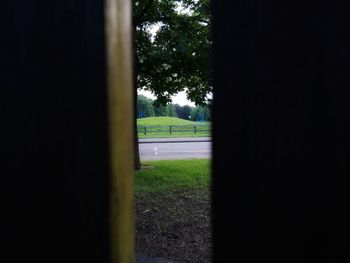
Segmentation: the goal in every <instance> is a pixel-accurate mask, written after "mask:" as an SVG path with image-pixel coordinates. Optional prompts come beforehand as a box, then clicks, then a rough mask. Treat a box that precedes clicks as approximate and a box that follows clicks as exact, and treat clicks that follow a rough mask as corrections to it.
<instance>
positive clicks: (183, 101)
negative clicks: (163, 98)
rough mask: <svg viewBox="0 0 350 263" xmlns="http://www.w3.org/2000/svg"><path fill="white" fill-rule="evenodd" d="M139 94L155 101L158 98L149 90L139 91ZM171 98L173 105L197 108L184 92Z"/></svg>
mask: <svg viewBox="0 0 350 263" xmlns="http://www.w3.org/2000/svg"><path fill="white" fill-rule="evenodd" d="M137 93H138V94H140V95H144V96H145V97H147V98H150V99H153V100H154V99H155V98H156V97H155V96H154V95H153V94H152V92H150V91H148V90H138V91H137ZM171 98H172V103H173V104H179V105H181V106H184V105H189V106H192V107H194V106H195V105H194V103H193V102H191V101H189V100H188V99H187V97H186V92H184V91H181V92H179V93H178V94H176V95H175V96H172V97H171Z"/></svg>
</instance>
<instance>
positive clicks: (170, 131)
mask: <svg viewBox="0 0 350 263" xmlns="http://www.w3.org/2000/svg"><path fill="white" fill-rule="evenodd" d="M171 128H172V126H171V125H170V126H169V133H170V134H171Z"/></svg>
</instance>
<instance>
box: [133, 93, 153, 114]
mask: <svg viewBox="0 0 350 263" xmlns="http://www.w3.org/2000/svg"><path fill="white" fill-rule="evenodd" d="M137 115H138V118H145V117H153V116H154V109H153V101H152V100H151V99H149V98H147V97H145V96H143V95H138V96H137Z"/></svg>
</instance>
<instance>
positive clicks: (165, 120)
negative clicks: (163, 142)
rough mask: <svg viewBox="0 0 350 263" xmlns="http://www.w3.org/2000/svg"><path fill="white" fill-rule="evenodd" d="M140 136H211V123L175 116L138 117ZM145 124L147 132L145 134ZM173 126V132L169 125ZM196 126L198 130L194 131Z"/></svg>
mask: <svg viewBox="0 0 350 263" xmlns="http://www.w3.org/2000/svg"><path fill="white" fill-rule="evenodd" d="M137 125H138V134H139V138H160V137H200V136H210V131H207V130H210V123H208V122H193V121H188V120H183V119H179V118H174V117H150V118H142V119H137ZM144 126H147V132H146V134H144ZM170 126H172V131H173V132H172V133H171V134H170V133H169V129H170V128H169V127H170ZM193 126H196V129H197V132H196V133H194V127H193Z"/></svg>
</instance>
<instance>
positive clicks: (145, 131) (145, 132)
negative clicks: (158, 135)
mask: <svg viewBox="0 0 350 263" xmlns="http://www.w3.org/2000/svg"><path fill="white" fill-rule="evenodd" d="M143 133H144V134H145V135H147V127H146V126H145V127H144V132H143Z"/></svg>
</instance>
